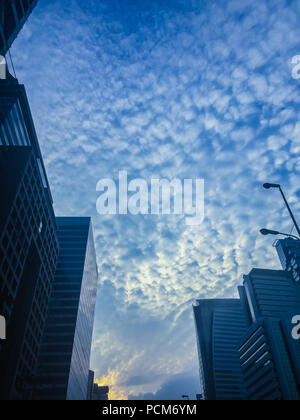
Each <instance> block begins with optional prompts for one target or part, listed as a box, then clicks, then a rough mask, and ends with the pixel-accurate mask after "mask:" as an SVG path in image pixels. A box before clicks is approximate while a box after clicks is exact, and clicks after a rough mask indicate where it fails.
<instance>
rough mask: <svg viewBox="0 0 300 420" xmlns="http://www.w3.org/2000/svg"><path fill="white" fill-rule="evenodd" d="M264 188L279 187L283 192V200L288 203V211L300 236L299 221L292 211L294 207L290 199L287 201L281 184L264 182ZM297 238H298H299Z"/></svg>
mask: <svg viewBox="0 0 300 420" xmlns="http://www.w3.org/2000/svg"><path fill="white" fill-rule="evenodd" d="M264 188H265V189H266V190H269V189H270V188H278V189H279V191H280V193H281V195H282V198H283V200H284V202H285V205H286V207H287V209H288V211H289V213H290V216H291V218H292V220H293V223H294V225H295V228H296V230H297V233H298V235H299V237H300V228H299V226H298V223H297V221H296V219H295V216H294V214H293V212H292V209H291V208H290V205H289V203H288V201H287V199H286V197H285V195H284V192H283V191H282V188H281V186H280V185H279V184H269V183H266V184H264ZM297 239H298V238H297Z"/></svg>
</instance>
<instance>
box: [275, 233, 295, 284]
mask: <svg viewBox="0 0 300 420" xmlns="http://www.w3.org/2000/svg"><path fill="white" fill-rule="evenodd" d="M276 250H277V253H278V256H279V259H280V262H281V265H282V268H283V269H284V270H286V271H289V272H290V273H291V274H292V277H293V279H294V281H295V283H296V284H297V285H299V287H300V241H296V240H294V239H291V238H289V239H281V240H279V241H277V242H276Z"/></svg>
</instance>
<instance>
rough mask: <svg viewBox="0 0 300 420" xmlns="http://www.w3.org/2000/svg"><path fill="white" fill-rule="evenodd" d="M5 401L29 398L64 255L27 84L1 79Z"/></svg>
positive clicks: (1, 391) (0, 293) (0, 299)
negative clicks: (60, 251)
mask: <svg viewBox="0 0 300 420" xmlns="http://www.w3.org/2000/svg"><path fill="white" fill-rule="evenodd" d="M0 201H1V206H0V313H1V315H3V316H4V317H5V318H6V321H7V340H6V341H3V342H1V344H0V345H1V347H0V368H1V376H0V398H1V399H30V398H31V396H32V389H33V386H34V382H35V374H36V368H37V359H38V352H39V348H40V345H41V337H42V334H43V329H44V325H45V320H46V311H47V305H48V300H49V296H50V292H51V286H52V282H53V278H54V272H55V267H56V262H57V255H58V242H57V237H56V221H55V216H54V212H53V207H52V197H51V193H50V188H49V184H48V181H47V177H46V173H45V170H44V165H43V159H42V155H41V152H40V148H39V145H38V140H37V136H36V132H35V129H34V124H33V121H32V117H31V112H30V108H29V104H28V101H27V97H26V93H25V89H24V86H22V85H20V84H19V83H18V82H17V80H15V79H13V78H12V77H11V76H10V75H8V78H7V80H0Z"/></svg>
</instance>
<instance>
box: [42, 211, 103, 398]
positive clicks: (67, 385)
mask: <svg viewBox="0 0 300 420" xmlns="http://www.w3.org/2000/svg"><path fill="white" fill-rule="evenodd" d="M57 226H58V240H59V246H60V252H59V258H58V265H57V270H56V273H55V280H54V284H53V289H52V294H51V300H50V305H49V310H48V318H47V323H46V328H45V334H44V338H43V345H42V349H41V356H40V368H39V382H40V384H41V385H42V387H43V390H42V391H41V392H40V393H38V395H37V398H38V399H55V400H86V399H87V395H88V385H89V365H90V352H91V343H92V333H93V323H94V310H95V303H96V294H97V280H98V271H97V263H96V254H95V248H94V239H93V229H92V223H91V219H90V218H57Z"/></svg>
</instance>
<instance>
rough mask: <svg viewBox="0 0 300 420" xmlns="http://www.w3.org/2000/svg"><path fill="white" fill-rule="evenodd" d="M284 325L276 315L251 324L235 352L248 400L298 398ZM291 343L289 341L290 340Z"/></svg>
mask: <svg viewBox="0 0 300 420" xmlns="http://www.w3.org/2000/svg"><path fill="white" fill-rule="evenodd" d="M286 331H287V329H286V325H284V324H283V323H282V322H281V321H280V320H279V319H276V318H269V317H267V318H261V319H260V320H258V321H256V322H255V323H253V325H252V326H251V327H250V328H249V330H248V331H247V334H246V335H245V336H244V338H243V340H242V341H241V343H240V347H239V354H240V361H241V366H242V371H243V375H244V382H245V387H246V390H247V399H248V400H256V401H258V400H285V401H288V400H298V399H299V389H298V384H297V376H296V372H295V369H294V364H293V359H292V357H291V353H290V349H289V346H288V345H287V342H288V341H290V342H291V341H292V339H291V337H290V336H288V335H287V334H286ZM290 344H291V345H293V343H292V342H291V343H290Z"/></svg>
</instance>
